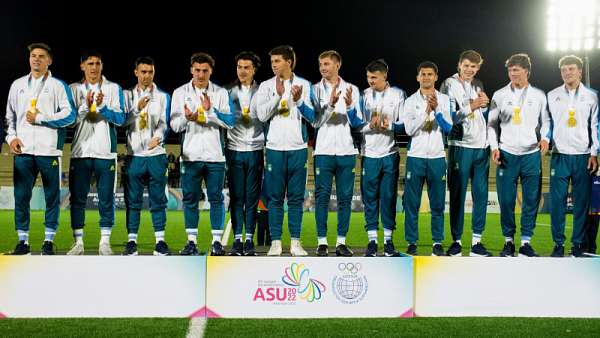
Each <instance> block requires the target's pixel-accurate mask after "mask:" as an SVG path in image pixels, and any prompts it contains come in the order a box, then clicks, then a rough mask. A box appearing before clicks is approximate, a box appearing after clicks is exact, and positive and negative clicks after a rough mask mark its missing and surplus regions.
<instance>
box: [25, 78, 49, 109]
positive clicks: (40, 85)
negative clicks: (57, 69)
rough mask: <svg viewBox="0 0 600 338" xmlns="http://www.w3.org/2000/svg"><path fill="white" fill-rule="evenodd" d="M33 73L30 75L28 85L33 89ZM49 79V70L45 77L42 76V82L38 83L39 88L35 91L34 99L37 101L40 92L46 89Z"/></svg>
mask: <svg viewBox="0 0 600 338" xmlns="http://www.w3.org/2000/svg"><path fill="white" fill-rule="evenodd" d="M32 77H33V75H29V79H28V80H27V86H28V87H29V89H31V80H32ZM47 79H48V72H46V74H44V77H43V78H42V81H41V82H40V84H38V86H37V88H36V89H35V92H34V100H35V101H36V102H37V100H38V98H39V97H40V94H41V93H42V90H43V89H44V86H45V85H46V80H47Z"/></svg>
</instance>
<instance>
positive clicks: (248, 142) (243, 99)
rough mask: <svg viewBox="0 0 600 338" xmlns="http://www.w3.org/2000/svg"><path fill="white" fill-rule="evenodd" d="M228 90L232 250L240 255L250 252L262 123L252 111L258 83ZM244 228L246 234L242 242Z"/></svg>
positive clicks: (227, 153) (260, 168) (259, 178)
mask: <svg viewBox="0 0 600 338" xmlns="http://www.w3.org/2000/svg"><path fill="white" fill-rule="evenodd" d="M228 91H229V97H230V98H231V101H232V102H233V107H232V109H233V110H232V113H233V114H234V116H235V126H234V127H233V129H231V130H228V131H227V149H226V150H225V157H226V159H227V172H228V182H229V197H230V212H231V224H232V227H233V233H234V244H233V247H232V250H233V249H236V250H238V251H239V253H243V254H244V255H254V242H253V241H252V236H253V235H254V231H255V229H256V217H257V216H256V215H257V210H256V209H257V206H258V199H259V197H260V191H261V189H260V188H261V182H262V177H263V168H264V152H263V149H264V146H265V136H264V132H263V124H262V122H260V120H259V119H258V116H257V114H256V104H257V101H256V99H254V97H255V94H256V92H257V91H258V84H257V83H256V82H253V83H252V85H251V86H244V85H242V84H240V83H238V82H236V83H235V84H234V85H233V86H231V87H230V88H229V89H228ZM244 230H245V234H246V238H245V241H244V244H243V246H242V235H243V232H244ZM238 251H236V252H238ZM232 252H233V251H232Z"/></svg>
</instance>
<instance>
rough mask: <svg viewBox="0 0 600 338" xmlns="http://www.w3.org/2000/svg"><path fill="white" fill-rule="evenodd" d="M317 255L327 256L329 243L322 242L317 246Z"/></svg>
mask: <svg viewBox="0 0 600 338" xmlns="http://www.w3.org/2000/svg"><path fill="white" fill-rule="evenodd" d="M317 256H319V257H327V256H329V250H327V245H326V244H320V245H319V246H318V247H317Z"/></svg>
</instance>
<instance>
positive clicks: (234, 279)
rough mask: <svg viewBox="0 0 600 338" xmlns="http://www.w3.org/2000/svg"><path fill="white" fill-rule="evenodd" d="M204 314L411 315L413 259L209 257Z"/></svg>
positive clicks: (218, 315) (287, 316) (276, 315)
mask: <svg viewBox="0 0 600 338" xmlns="http://www.w3.org/2000/svg"><path fill="white" fill-rule="evenodd" d="M207 260H208V262H207V288H206V294H207V299H206V301H207V302H206V307H207V311H206V313H207V316H208V317H232V318H317V317H324V318H328V317H329V318H331V317H412V316H413V302H414V300H413V262H412V259H411V258H407V257H398V258H376V259H373V258H364V257H361V258H357V257H349V258H337V257H336V258H334V257H328V258H316V257H312V258H311V257H305V258H298V257H272V258H271V257H257V258H251V257H244V258H241V259H240V258H235V257H208V259H207Z"/></svg>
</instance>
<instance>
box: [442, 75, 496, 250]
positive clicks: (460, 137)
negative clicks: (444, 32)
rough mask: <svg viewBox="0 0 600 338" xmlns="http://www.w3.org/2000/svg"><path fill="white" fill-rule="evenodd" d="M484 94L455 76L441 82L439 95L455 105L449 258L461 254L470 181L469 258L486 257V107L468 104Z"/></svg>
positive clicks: (476, 82) (450, 161)
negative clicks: (470, 245) (484, 238)
mask: <svg viewBox="0 0 600 338" xmlns="http://www.w3.org/2000/svg"><path fill="white" fill-rule="evenodd" d="M482 91H483V84H482V83H481V81H479V80H477V79H473V81H471V82H466V81H463V80H461V79H460V77H459V76H458V74H454V75H453V76H452V77H449V78H448V79H446V81H444V82H443V83H442V86H441V87H440V92H442V93H444V94H446V95H448V96H449V97H450V98H451V99H452V100H453V101H454V103H455V104H454V106H453V107H450V109H451V110H452V111H453V112H455V113H454V114H452V124H453V127H452V130H451V131H450V133H449V134H448V172H447V179H448V190H449V192H450V231H451V233H452V240H453V241H454V243H452V245H451V246H450V248H449V249H448V255H449V256H460V255H461V249H462V246H461V238H462V234H463V228H464V219H465V217H464V216H465V198H466V195H467V185H468V184H469V179H470V180H471V196H472V200H473V214H472V218H471V226H472V230H473V240H472V247H471V255H474V256H489V255H490V253H489V252H487V250H486V249H485V248H484V247H483V245H482V244H481V236H482V234H483V231H484V230H485V220H486V214H487V200H488V175H489V171H490V149H489V143H488V140H487V117H488V115H487V113H488V110H487V109H486V108H477V109H474V110H472V109H471V105H470V104H471V101H472V100H474V99H477V97H478V94H479V92H482Z"/></svg>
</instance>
